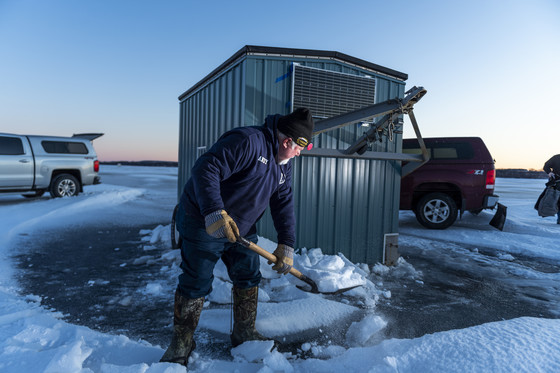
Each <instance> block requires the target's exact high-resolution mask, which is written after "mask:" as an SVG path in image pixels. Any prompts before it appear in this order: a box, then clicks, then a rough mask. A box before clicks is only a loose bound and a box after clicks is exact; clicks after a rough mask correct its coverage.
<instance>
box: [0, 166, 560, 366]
mask: <svg viewBox="0 0 560 373" xmlns="http://www.w3.org/2000/svg"><path fill="white" fill-rule="evenodd" d="M139 171H140V172H139ZM103 172H106V175H108V176H111V175H116V176H115V177H117V176H118V178H119V180H120V178H122V179H123V180H125V181H124V183H120V182H119V183H117V182H114V183H113V184H111V180H112V179H111V177H106V178H105V179H104V176H103ZM176 172H177V169H176V168H175V169H173V168H171V169H167V168H158V167H154V168H151V167H142V168H138V167H117V166H104V167H102V180H103V181H104V183H103V184H101V185H95V186H90V187H86V190H85V193H83V194H81V195H80V196H78V197H75V198H68V199H50V198H46V197H43V198H39V199H34V200H27V199H23V198H21V197H19V196H18V195H8V194H2V195H0V237H1V239H0V259H1V260H0V372H14V373H15V372H18V373H19V372H84V373H85V372H103V373H113V372H119V373H120V372H130V373H144V372H150V373H155V372H166V373H172V372H185V371H186V370H185V368H184V367H182V366H180V365H177V364H169V363H159V359H160V357H161V355H162V354H163V352H164V348H165V347H166V346H154V345H151V344H150V343H148V342H146V341H143V340H132V339H130V338H128V337H126V336H125V335H118V334H109V333H101V332H98V331H94V330H92V329H89V328H87V327H85V326H82V325H76V324H71V323H68V322H66V321H63V315H62V314H60V313H59V312H57V310H53V309H47V308H45V307H44V306H42V305H41V300H42V299H41V297H40V295H37V294H22V292H21V289H20V288H19V285H18V282H17V279H16V278H17V277H16V271H21V270H20V269H17V268H16V267H15V266H14V263H13V258H12V256H11V255H13V251H14V246H15V242H16V240H18V239H21V237H25V236H26V235H31V234H33V233H35V232H41V231H42V230H45V229H57V226H58V225H57V224H58V223H59V222H60V221H61V219H62V220H64V221H65V222H69V223H68V225H71V226H74V227H79V226H83V225H88V226H95V225H96V224H100V223H107V222H109V223H110V221H111V219H123V217H129V216H132V217H134V218H133V219H132V221H131V223H130V224H131V225H132V226H134V224H135V219H141V216H143V215H146V214H150V213H151V212H153V211H156V212H153V214H157V211H159V210H158V208H159V209H160V210H161V200H162V198H163V199H165V200H166V201H173V200H174V199H175V196H176V191H175V189H174V187H170V188H167V189H164V190H161V189H160V190H158V191H155V192H154V191H153V190H150V189H144V188H139V187H137V185H144V186H145V185H146V183H142V182H140V181H141V177H145V178H149V180H150V183H152V184H150V188H151V187H153V186H155V185H159V184H158V183H157V180H158V179H159V180H161V181H165V182H167V183H169V180H173V176H174V175H176ZM142 175H143V176H142ZM113 180H114V179H113ZM543 187H544V182H543V181H542V180H529V179H498V180H497V194H499V195H500V202H501V203H503V204H504V205H506V206H507V207H508V220H507V222H506V226H505V228H504V231H503V232H500V231H497V230H496V229H494V228H492V227H490V226H489V225H488V224H487V223H488V221H489V220H490V218H491V216H492V215H491V212H486V211H483V212H482V213H481V214H480V215H479V216H472V215H469V214H468V213H467V214H465V215H464V216H463V217H462V219H460V220H458V221H457V223H456V224H455V225H453V226H452V227H451V228H449V229H447V230H444V231H433V230H426V229H423V228H421V227H420V226H419V225H418V224H417V223H416V222H415V218H414V215H413V214H412V213H411V212H401V216H400V237H399V243H400V245H409V246H414V247H417V248H420V249H421V250H422V251H423V253H424V255H426V256H430V255H438V260H445V261H456V262H457V264H458V265H460V263H461V262H460V260H461V258H462V259H463V260H464V258H468V259H469V260H471V261H474V262H476V263H480V271H481V272H483V271H495V270H496V268H499V269H503V271H502V272H500V273H502V275H505V274H504V273H508V274H522V275H523V278H524V279H525V280H524V281H526V282H527V284H528V285H531V283H533V282H534V283H536V282H545V283H550V284H555V283H558V281H559V280H560V273H557V272H540V271H537V270H534V269H531V268H528V267H524V266H521V265H520V264H519V263H517V259H518V258H519V257H520V256H524V257H527V256H530V257H534V258H543V259H545V260H547V261H550V262H552V263H555V264H558V263H559V262H560V235H559V234H558V233H559V231H560V226H558V225H557V224H556V220H555V218H540V217H538V215H537V213H536V211H535V210H534V209H533V204H534V202H535V200H536V198H537V197H538V195H539V193H540V192H541V191H542V189H543ZM84 211H87V213H86V214H85V213H84ZM162 221H164V220H162ZM101 225H102V224H100V226H101ZM153 227H154V228H153V229H141V230H140V229H139V230H138V235H139V236H141V240H142V242H143V250H142V253H143V254H142V255H139V256H138V257H137V258H133V260H131V261H130V262H128V263H122V264H121V266H123V267H124V266H127V265H141V264H144V265H146V264H147V265H150V266H153V268H154V272H155V273H157V274H158V275H160V276H161V278H164V277H173V276H176V275H177V274H178V273H179V269H178V263H179V253H178V251H177V250H175V251H173V250H171V249H169V250H164V251H161V250H160V249H159V248H161V247H162V246H165V247H170V234H169V231H170V229H169V225H157V224H154V225H153ZM64 228H68V226H67V225H66V226H65V227H64ZM100 232H103V228H100ZM258 244H259V245H260V246H262V247H263V248H264V249H266V250H268V251H273V250H274V249H275V243H274V242H272V241H270V240H267V239H264V238H259V242H258ZM443 246H445V250H439V249H440V248H441V247H443ZM114 250H115V252H118V251H120V250H121V249H120V248H118V247H115V248H114ZM483 250H495V252H496V255H495V256H494V257H493V258H491V259H489V257H488V256H484V255H482V254H481V251H483ZM442 253H443V254H442ZM294 262H295V263H296V268H298V269H299V270H300V271H302V272H303V273H305V274H306V275H307V276H309V277H310V278H312V279H313V280H314V281H316V282H317V284H318V285H319V288H320V290H322V291H335V290H337V289H340V288H345V287H349V286H354V285H360V286H359V287H357V288H355V289H353V290H350V291H348V292H347V293H346V295H347V296H348V297H351V298H352V299H353V300H354V301H353V302H352V304H349V302H348V301H347V298H346V297H344V298H343V297H336V296H324V295H318V294H310V293H307V292H303V291H301V290H299V289H297V288H296V286H295V285H302V283H301V282H300V281H299V280H297V279H296V278H294V277H293V276H279V275H278V274H277V273H276V272H274V271H272V269H271V268H270V266H269V265H268V264H267V263H266V260H264V259H262V260H261V272H262V274H263V281H262V284H261V285H262V286H261V288H260V289H259V302H260V303H259V309H258V317H257V328H258V329H259V331H260V332H261V333H262V334H263V335H265V336H268V337H271V338H275V339H277V340H281V341H282V342H290V341H292V340H300V341H301V336H302V335H303V336H306V335H308V334H306V333H309V332H310V331H313V332H317V331H318V332H319V333H321V332H322V331H325V330H329V329H332V328H339V329H336V330H337V332H338V330H340V333H341V335H342V336H343V338H342V339H341V342H340V343H339V344H336V343H332V342H330V341H322V340H320V341H319V340H316V339H313V338H309V339H307V340H306V341H305V342H303V343H301V347H300V349H299V350H300V351H301V354H300V355H297V356H296V355H293V354H291V353H281V352H278V351H277V350H272V351H271V347H272V342H271V341H258V342H257V341H254V342H248V343H245V344H243V345H241V346H238V347H237V348H234V349H232V350H231V352H230V355H227V354H225V355H220V356H219V357H216V356H211V355H205V354H202V353H199V352H198V351H196V352H195V353H193V355H192V356H191V359H190V362H189V371H193V372H234V371H239V372H278V371H283V372H337V373H340V372H342V371H349V372H370V371H371V372H512V371H515V372H533V371H535V372H558V371H560V338H558V336H559V335H560V320H558V319H546V318H535V317H520V318H515V319H512V320H506V321H498V322H492V323H486V324H482V325H477V326H474V327H470V328H466V329H457V330H450V331H446V332H438V333H433V334H428V335H424V336H422V337H419V338H415V339H384V337H383V330H384V329H385V328H387V326H388V325H389V322H390V321H388V320H384V319H383V318H382V317H381V316H380V315H379V314H377V313H376V305H377V304H378V303H379V302H384V301H390V300H391V298H392V294H391V291H389V290H387V289H384V288H383V284H382V283H379V282H377V281H376V280H375V279H376V276H378V275H383V276H392V277H393V278H397V279H411V280H413V281H417V282H418V283H422V278H423V277H422V273H421V271H418V270H417V269H415V268H414V267H413V266H412V265H411V264H410V263H407V262H406V260H404V259H403V258H399V260H398V263H397V265H396V266H395V267H386V266H384V265H382V264H376V265H374V266H371V267H370V266H367V265H364V264H360V263H351V262H350V261H349V260H348V259H347V258H345V257H344V256H343V255H341V254H339V255H324V254H323V253H322V251H321V250H320V248H306V249H302V250H301V251H300V252H299V254H297V255H296V257H295V258H294ZM498 274H499V273H498ZM101 285H104V286H107V285H109V286H110V285H112V283H111V281H110V277H109V276H108V277H107V278H91V279H90V280H89V281H88V282H87V283H86V284H85V285H84V286H101ZM166 286H167V283H166V282H164V281H162V280H159V277H157V276H154V277H153V278H151V279H150V280H149V281H148V282H147V284H146V285H145V286H142V287H141V288H140V289H139V290H138V292H140V293H142V294H143V296H144V297H145V298H146V299H150V298H158V297H163V296H166V294H167V293H168V290H169V289H167V288H166ZM213 288H214V291H213V292H212V294H211V295H210V296H209V297H208V299H207V300H206V302H205V309H204V310H203V312H202V317H201V321H200V326H199V327H200V328H205V329H207V330H210V331H213V332H215V333H220V334H224V335H227V334H229V330H230V312H231V311H230V309H229V307H228V305H229V303H230V302H231V283H230V282H229V280H228V276H227V271H226V268H225V266H224V265H223V263H221V262H219V264H218V265H217V266H216V269H215V271H214V283H213ZM547 291H548V295H549V296H550V297H551V299H555V297H558V296H559V294H558V290H557V287H554V286H551V287H550V289H548V290H547ZM131 300H132V296H131V295H130V294H128V295H126V294H124V295H123V296H122V297H121V298H120V299H116V300H115V301H116V302H118V303H119V304H121V305H124V306H126V305H127V304H130V302H131ZM357 304H358V305H360V307H359V308H358V307H357V306H356V305H357ZM170 307H171V305H170ZM557 308H558V309H557V311H558V315H560V305H558V306H557ZM296 336H298V337H299V339H298V338H295V337H296ZM225 339H227V337H225ZM303 356H305V357H303Z"/></svg>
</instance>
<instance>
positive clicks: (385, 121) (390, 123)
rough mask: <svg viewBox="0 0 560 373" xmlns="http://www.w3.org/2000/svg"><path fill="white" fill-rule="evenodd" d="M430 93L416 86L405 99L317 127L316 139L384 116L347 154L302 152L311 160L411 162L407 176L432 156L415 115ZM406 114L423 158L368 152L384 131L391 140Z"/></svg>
mask: <svg viewBox="0 0 560 373" xmlns="http://www.w3.org/2000/svg"><path fill="white" fill-rule="evenodd" d="M426 93H427V90H426V89H424V88H423V87H416V86H415V87H412V88H411V89H409V90H408V91H406V92H405V95H406V96H405V97H404V98H403V99H398V98H396V99H391V100H387V101H383V102H380V103H377V104H374V105H371V106H367V107H364V108H361V109H358V110H355V111H352V112H349V113H345V114H341V115H337V116H335V117H331V118H327V119H324V120H321V121H319V122H317V123H316V124H315V129H314V131H313V136H315V135H318V134H321V133H323V132H327V131H332V130H335V129H338V128H341V127H344V126H347V125H350V124H353V123H357V122H361V121H364V120H367V119H370V118H375V117H378V116H381V115H383V116H382V117H381V119H379V120H378V121H377V123H375V124H374V125H373V126H372V127H371V128H370V129H369V130H368V131H367V132H366V133H365V134H363V135H362V136H361V137H360V138H359V139H358V140H357V141H356V142H355V143H354V144H352V145H350V146H349V147H348V148H347V149H346V150H339V149H324V148H314V149H311V150H308V151H305V152H302V153H301V155H302V156H307V157H334V158H351V159H352V158H354V159H380V160H396V161H404V162H409V163H407V164H405V165H404V166H403V167H402V171H401V175H402V176H406V175H408V174H409V173H411V172H412V171H414V170H416V169H417V168H418V167H420V166H422V165H423V164H424V163H426V162H428V161H429V160H430V155H429V153H428V150H427V149H426V144H424V139H423V138H422V135H421V134H420V129H419V127H418V122H417V121H416V117H415V116H414V111H413V109H414V104H416V103H417V102H418V101H420V99H421V98H422V97H423V96H424V95H425V94H426ZM402 114H408V116H409V117H410V122H411V123H412V127H413V128H414V132H415V134H416V139H417V140H418V143H419V144H420V149H421V151H422V154H404V153H387V152H375V151H368V150H367V148H368V146H369V144H370V143H372V142H374V141H381V135H382V134H383V133H384V131H386V130H387V131H388V132H389V137H392V132H393V131H394V127H395V124H396V123H398V120H399V116H400V115H402Z"/></svg>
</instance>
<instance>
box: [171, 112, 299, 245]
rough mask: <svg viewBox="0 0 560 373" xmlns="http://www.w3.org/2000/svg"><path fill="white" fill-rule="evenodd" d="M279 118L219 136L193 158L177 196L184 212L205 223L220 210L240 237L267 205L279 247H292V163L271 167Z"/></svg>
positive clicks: (250, 228) (251, 228) (276, 148)
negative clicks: (182, 188) (227, 215)
mask: <svg viewBox="0 0 560 373" xmlns="http://www.w3.org/2000/svg"><path fill="white" fill-rule="evenodd" d="M278 117H279V115H274V116H268V117H267V118H266V121H265V124H264V125H262V126H254V127H239V128H235V129H233V130H231V131H228V132H226V133H224V134H223V135H222V136H221V137H220V138H219V139H218V141H217V142H216V143H215V144H214V145H213V146H212V147H211V148H210V150H209V151H208V152H206V153H204V154H203V155H202V156H200V158H198V160H197V161H196V163H195V165H194V167H193V168H192V173H191V178H190V179H189V180H188V181H187V184H186V185H185V188H184V190H183V194H182V196H181V203H182V204H183V207H184V208H185V211H186V212H187V214H189V215H193V216H195V217H197V218H198V219H200V220H204V216H206V215H207V214H209V213H211V212H214V211H216V210H222V209H223V210H225V211H226V212H227V213H228V214H229V215H230V216H231V217H232V218H233V220H234V221H235V223H236V224H237V226H238V228H239V233H240V234H241V235H242V236H245V235H247V234H248V233H254V232H256V228H255V223H256V222H257V220H259V218H260V217H261V216H262V214H263V213H264V211H265V209H266V207H267V206H270V211H271V215H272V219H273V221H274V227H275V228H276V231H277V233H278V243H282V244H286V245H289V246H291V247H294V246H295V216H294V202H293V194H292V162H291V161H290V162H288V163H287V164H286V165H283V166H280V165H278V163H276V154H277V153H278V139H277V137H276V124H277V121H278Z"/></svg>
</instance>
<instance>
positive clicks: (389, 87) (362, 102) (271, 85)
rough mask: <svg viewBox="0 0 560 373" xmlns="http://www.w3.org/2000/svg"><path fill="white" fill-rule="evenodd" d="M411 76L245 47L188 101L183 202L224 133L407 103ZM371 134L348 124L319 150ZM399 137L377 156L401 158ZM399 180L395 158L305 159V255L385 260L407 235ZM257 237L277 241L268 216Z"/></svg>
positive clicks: (301, 230) (301, 182)
mask: <svg viewBox="0 0 560 373" xmlns="http://www.w3.org/2000/svg"><path fill="white" fill-rule="evenodd" d="M407 78H408V76H407V75H406V74H404V73H401V72H398V71H395V70H392V69H389V68H386V67H382V66H379V65H376V64H374V63H371V62H367V61H364V60H360V59H358V58H355V57H352V56H349V55H346V54H343V53H339V52H334V51H322V50H307V49H291V48H276V47H261V46H245V47H243V48H241V49H240V50H239V51H238V52H237V53H235V54H234V55H233V56H232V57H230V58H229V59H228V60H227V61H225V62H224V63H223V64H221V65H220V66H219V67H218V68H216V69H215V70H214V71H212V72H211V73H210V74H209V75H207V76H206V77H205V78H203V79H202V80H201V81H199V82H198V83H196V84H195V85H194V86H193V87H191V88H190V89H188V90H187V91H186V92H185V93H183V94H182V95H181V96H179V101H180V128H179V183H178V193H179V195H180V193H181V191H182V189H183V186H184V184H185V183H186V182H187V180H188V178H189V177H190V172H191V168H192V166H193V165H194V162H195V161H196V159H197V158H198V156H200V155H201V154H202V153H204V152H205V151H206V150H207V149H209V148H210V147H211V146H212V144H213V143H214V142H215V141H216V140H217V139H218V137H219V136H220V135H221V134H222V133H223V132H225V131H227V130H230V129H232V128H234V127H238V126H252V125H260V124H262V123H263V122H264V119H265V117H266V116H267V115H268V114H276V113H279V114H288V113H290V112H291V111H292V110H293V109H295V108H298V107H308V108H309V109H310V110H311V112H312V114H313V116H314V117H315V120H316V121H319V120H321V119H324V118H329V117H332V116H335V115H338V114H342V113H346V112H350V111H353V110H357V109H359V108H361V107H364V106H368V105H372V104H374V103H378V102H382V101H386V100H388V99H393V98H403V96H404V90H405V80H406V79H407ZM367 129H368V127H367V123H358V124H355V125H349V126H345V127H342V128H340V129H336V130H333V131H329V132H325V133H322V134H320V135H318V136H316V137H315V138H314V140H313V142H314V145H315V147H316V148H327V149H344V148H347V147H348V146H349V145H351V144H352V143H353V142H354V141H356V140H357V139H358V138H359V137H360V136H361V135H362V134H363V133H364V132H365V131H366V130H367ZM398 132H399V131H395V132H393V133H391V138H389V136H383V138H382V142H381V143H379V142H376V143H375V144H373V149H372V150H375V151H379V152H393V153H394V152H396V151H400V150H401V147H402V135H401V134H400V133H398ZM400 178H401V164H400V162H399V161H395V160H364V159H339V158H332V157H308V156H301V157H299V158H297V159H296V160H295V167H294V179H293V189H294V196H295V206H296V218H297V222H298V223H297V224H298V225H297V228H296V232H297V236H296V242H297V247H298V248H302V247H306V248H308V249H311V248H316V247H319V248H321V249H322V250H323V252H324V253H326V254H337V253H339V252H340V253H342V254H344V255H345V256H346V257H347V258H348V259H350V260H351V261H353V262H359V263H369V264H373V263H376V262H383V261H384V247H385V241H386V240H387V238H388V236H389V238H390V236H392V235H395V234H396V233H397V232H398V213H399V190H400ZM258 231H259V235H261V236H263V237H267V238H269V239H271V240H273V241H276V231H275V230H274V226H273V224H272V219H271V218H270V216H269V215H268V213H267V214H265V216H264V217H263V218H262V219H261V221H260V222H259V226H258ZM388 241H391V240H390V239H389V240H388Z"/></svg>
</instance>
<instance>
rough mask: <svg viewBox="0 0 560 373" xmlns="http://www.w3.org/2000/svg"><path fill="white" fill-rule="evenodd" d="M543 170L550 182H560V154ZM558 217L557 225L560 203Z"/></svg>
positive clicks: (551, 159) (558, 222)
mask: <svg viewBox="0 0 560 373" xmlns="http://www.w3.org/2000/svg"><path fill="white" fill-rule="evenodd" d="M543 170H544V172H546V173H547V174H548V179H549V182H554V181H558V180H560V154H556V155H555V156H552V158H550V159H549V160H548V161H546V162H545V164H544V166H543ZM556 216H557V219H556V223H557V224H560V201H559V202H558V213H557V214H556Z"/></svg>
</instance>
